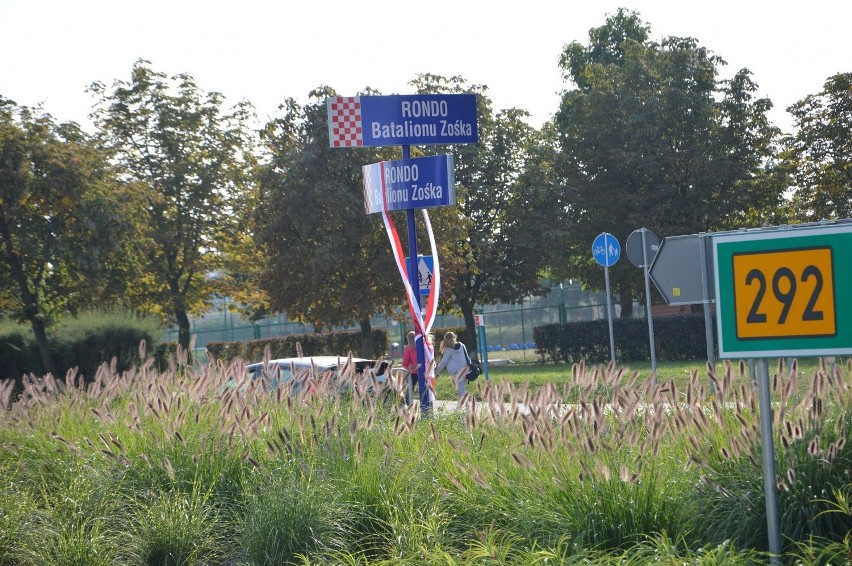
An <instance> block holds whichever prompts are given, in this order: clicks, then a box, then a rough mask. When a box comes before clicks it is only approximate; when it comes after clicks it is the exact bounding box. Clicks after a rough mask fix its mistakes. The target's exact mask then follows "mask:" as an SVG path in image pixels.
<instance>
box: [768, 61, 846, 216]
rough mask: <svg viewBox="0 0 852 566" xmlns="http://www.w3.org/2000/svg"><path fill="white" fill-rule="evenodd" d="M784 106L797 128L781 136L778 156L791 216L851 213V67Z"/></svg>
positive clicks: (844, 214)
mask: <svg viewBox="0 0 852 566" xmlns="http://www.w3.org/2000/svg"><path fill="white" fill-rule="evenodd" d="M787 110H788V112H790V113H791V114H792V115H793V117H794V119H795V123H796V127H797V133H796V134H795V135H793V136H789V137H788V138H787V139H786V140H785V152H784V156H783V161H784V163H785V166H786V168H787V169H788V170H789V171H791V174H792V179H793V182H794V186H795V193H794V199H793V202H794V205H795V210H796V217H797V219H798V220H801V221H814V220H821V219H824V218H825V219H834V218H849V217H852V73H840V74H837V75H834V76H832V77H829V79H828V80H827V81H826V82H825V85H824V87H823V90H822V92H820V93H819V94H816V95H810V96H807V97H805V98H804V99H803V100H800V101H799V102H797V103H796V104H793V105H792V106H790V107H789V108H788V109H787Z"/></svg>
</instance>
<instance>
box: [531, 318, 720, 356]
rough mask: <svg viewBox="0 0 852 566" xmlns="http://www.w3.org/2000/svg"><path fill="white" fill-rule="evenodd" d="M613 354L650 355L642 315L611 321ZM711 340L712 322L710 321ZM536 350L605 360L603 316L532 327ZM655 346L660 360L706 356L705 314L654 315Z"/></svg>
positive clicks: (606, 336) (606, 333)
mask: <svg viewBox="0 0 852 566" xmlns="http://www.w3.org/2000/svg"><path fill="white" fill-rule="evenodd" d="M612 326H613V336H614V342H615V356H616V359H619V360H647V359H649V358H650V357H651V353H650V344H649V340H648V322H647V321H646V320H645V319H644V318H618V319H614V320H613V321H612ZM713 332H714V344H715V343H717V342H716V340H715V325H713ZM533 337H534V338H535V343H536V353H537V354H538V355H539V357H540V358H541V359H542V361H552V362H558V361H563V362H576V361H578V360H580V359H585V360H587V361H590V362H596V363H597V362H607V361H609V359H610V351H609V325H608V322H607V320H606V319H603V320H589V321H580V322H569V323H567V324H545V325H543V326H537V327H535V328H533ZM654 346H655V350H656V352H655V353H656V357H657V359H660V360H670V361H676V360H700V359H704V358H706V357H707V342H706V334H705V331H704V315H702V314H684V315H677V316H667V317H661V318H655V319H654Z"/></svg>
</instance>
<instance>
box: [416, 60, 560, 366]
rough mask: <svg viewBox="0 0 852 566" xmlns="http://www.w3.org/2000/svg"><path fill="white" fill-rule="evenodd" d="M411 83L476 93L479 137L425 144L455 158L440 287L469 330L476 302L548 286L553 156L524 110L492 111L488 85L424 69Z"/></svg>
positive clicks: (506, 299)
mask: <svg viewBox="0 0 852 566" xmlns="http://www.w3.org/2000/svg"><path fill="white" fill-rule="evenodd" d="M413 84H414V86H415V88H416V89H417V92H418V93H424V94H425V93H475V94H477V95H478V96H477V100H478V125H479V140H480V141H479V143H477V144H465V145H453V146H434V147H431V148H430V152H433V153H447V152H450V153H452V154H453V156H454V159H455V165H456V171H455V179H456V188H457V189H456V190H457V193H458V195H459V205H458V207H457V208H456V210H455V211H448V213H450V214H452V213H453V212H455V214H456V215H457V220H456V221H455V222H451V223H447V225H453V226H454V227H455V228H456V230H457V234H456V235H453V234H451V233H438V236H439V239H443V240H446V241H449V242H451V243H452V245H451V246H450V250H449V254H448V257H447V261H446V262H445V263H446V265H447V266H448V269H446V270H445V271H444V278H443V282H444V285H443V287H444V289H445V290H446V293H447V299H448V300H449V301H452V303H453V304H454V305H456V306H457V308H458V309H459V310H460V311H461V313H462V316H463V317H464V320H465V326H466V328H467V331H468V333H469V334H470V335H474V330H475V327H474V320H473V314H474V309H475V308H476V306H477V305H486V304H492V303H496V302H503V303H516V302H520V301H522V300H523V299H524V298H525V297H527V296H530V295H541V294H544V293H545V292H546V290H545V288H544V287H543V286H542V280H541V277H540V275H541V272H542V270H543V269H544V267H545V265H546V263H547V260H548V258H549V256H550V253H551V251H550V250H551V249H552V247H553V246H554V245H556V244H557V241H556V240H555V236H556V235H557V234H558V232H557V231H556V230H555V229H554V228H555V226H556V224H555V222H556V219H557V216H556V215H555V214H554V211H555V210H556V209H555V207H553V203H552V200H551V198H550V194H549V186H548V185H547V184H546V183H545V177H546V176H542V174H543V172H546V171H548V170H549V167H550V162H549V161H548V159H549V158H550V157H551V155H550V154H549V153H548V152H547V151H546V148H545V146H544V145H543V144H544V138H543V137H542V136H541V135H540V134H539V133H538V132H536V130H535V129H534V128H532V127H531V126H529V125H528V124H527V123H526V122H525V121H524V119H525V118H527V117H528V113H527V112H526V111H524V110H520V109H507V110H503V111H501V112H498V113H497V114H496V115H495V114H494V113H493V111H492V108H491V101H490V99H489V98H488V97H487V96H485V91H486V90H487V89H486V87H484V86H479V85H472V86H468V85H466V81H465V80H464V79H463V78H461V77H451V78H449V79H448V78H445V77H440V76H436V75H428V74H427V75H420V76H419V77H418V78H417V79H416V80H415V81H414V82H413ZM436 232H437V230H436ZM442 261H443V260H442ZM472 346H473V349H474V350H475V349H476V347H475V346H476V345H472Z"/></svg>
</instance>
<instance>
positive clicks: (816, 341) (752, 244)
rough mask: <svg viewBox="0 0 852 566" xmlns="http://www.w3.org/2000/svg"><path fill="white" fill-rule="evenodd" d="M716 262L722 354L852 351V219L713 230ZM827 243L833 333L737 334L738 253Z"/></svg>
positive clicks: (792, 354) (771, 355) (751, 355)
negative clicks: (850, 287) (735, 271)
mask: <svg viewBox="0 0 852 566" xmlns="http://www.w3.org/2000/svg"><path fill="white" fill-rule="evenodd" d="M712 240H713V261H714V264H715V266H716V278H715V282H716V309H717V316H716V324H717V330H718V336H719V357H720V358H777V357H808V356H835V355H849V354H852V293H850V292H848V291H847V286H848V285H849V284H852V223H841V224H827V225H825V226H819V225H812V226H807V227H799V228H796V227H782V228H773V229H765V230H755V231H741V232H729V233H724V234H716V235H713V236H712ZM817 247H819V248H823V247H829V248H831V252H832V270H833V274H832V276H833V282H834V309H835V316H836V326H837V333H836V334H835V335H834V336H804V337H801V336H800V337H794V336H788V337H778V338H747V339H739V338H737V329H736V322H737V317H736V297H735V289H734V277H733V258H734V255H735V254H744V253H760V252H773V251H783V250H791V251H792V250H800V249H804V248H817Z"/></svg>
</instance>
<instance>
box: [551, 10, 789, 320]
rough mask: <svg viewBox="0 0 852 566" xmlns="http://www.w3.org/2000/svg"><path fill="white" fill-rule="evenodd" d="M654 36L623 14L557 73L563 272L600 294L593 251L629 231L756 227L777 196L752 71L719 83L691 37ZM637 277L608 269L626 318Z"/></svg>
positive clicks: (574, 51) (567, 56)
mask: <svg viewBox="0 0 852 566" xmlns="http://www.w3.org/2000/svg"><path fill="white" fill-rule="evenodd" d="M649 35H650V29H649V28H648V26H646V25H645V24H644V23H643V22H642V21H641V19H640V18H639V16H638V15H637V14H636V13H635V12H634V13H628V12H626V11H625V10H623V9H619V10H618V12H617V13H616V14H615V15H613V16H610V17H609V18H607V21H606V23H605V24H604V26H602V27H601V28H595V29H592V30H591V31H590V34H589V38H590V43H589V45H588V46H586V47H584V46H582V45H580V44H578V43H576V42H574V43H572V44H570V45H568V46H567V47H566V48H565V51H564V53H563V56H562V59H561V66H562V68H563V70H564V71H565V75H566V78H568V79H570V80H571V81H573V82H574V84H575V85H576V88H574V89H573V90H569V91H567V92H566V93H564V95H563V99H562V103H561V106H560V109H559V112H558V113H557V115H556V118H555V123H556V124H555V125H556V129H557V135H558V137H559V144H560V146H561V150H562V151H561V159H560V161H559V164H558V174H559V176H560V178H561V183H560V184H561V186H562V191H563V197H562V198H563V201H564V202H565V203H567V207H566V209H565V210H564V213H565V218H564V222H565V226H567V227H568V228H569V230H570V234H569V242H568V246H567V248H568V252H567V254H566V255H563V257H562V260H561V262H562V264H563V266H564V265H569V266H570V269H572V270H573V272H574V273H573V274H574V276H579V278H581V279H583V280H585V281H586V282H587V283H589V284H591V285H593V286H595V287H598V288H600V287H601V286H602V285H601V283H602V275H603V270H602V269H600V267H599V266H597V265H596V264H595V263H594V260H593V259H592V254H591V249H590V248H591V243H592V241H593V240H594V238H595V236H596V235H597V234H599V233H601V232H604V231H606V232H611V233H612V234H613V235H615V236H616V237H617V238H618V239H619V241H620V242H622V244H623V243H624V242H625V240H626V238H627V236H628V235H629V234H630V233H631V232H632V231H633V230H635V229H637V228H640V227H646V228H649V229H651V230H652V231H654V232H655V233H657V234H658V235H660V236H667V235H677V234H689V233H697V232H702V231H709V230H713V229H726V228H734V227H741V226H748V225H756V224H758V223H760V222H761V221H762V220H764V219H765V218H766V217H767V214H766V212H765V211H767V210H774V208H775V205H776V204H777V202H778V201H779V198H780V195H781V186H780V184H779V183H778V177H777V176H775V175H771V174H770V172H771V168H772V167H771V165H772V164H771V162H770V158H771V156H773V154H774V149H775V148H774V145H773V143H774V140H775V139H776V136H777V134H778V130H777V129H776V128H773V127H771V126H770V124H769V122H768V120H767V118H766V112H767V111H768V110H769V109H770V108H771V102H770V101H769V100H768V99H757V98H755V97H754V93H755V91H756V89H757V86H756V85H755V84H754V82H752V80H751V77H750V73H749V71H748V70H747V69H742V70H740V71H739V72H737V73H736V74H735V76H734V77H733V78H732V79H730V80H719V79H718V78H717V75H718V67H719V66H721V65H724V64H725V63H724V61H723V60H722V59H721V58H720V57H718V56H716V55H713V54H711V53H710V52H709V51H708V50H707V49H706V48H703V47H700V46H699V45H698V42H697V40H695V39H693V38H678V37H669V38H666V39H664V40H663V41H662V43H661V44H656V43H654V42H650V41H648V37H649ZM640 275H641V274H640V272H639V270H637V269H634V268H633V267H632V266H630V265H628V262H626V261H621V262H619V263H618V264H616V265H615V266H614V267H613V268H612V269H611V270H610V277H611V279H612V280H613V287H614V288H616V289H617V290H618V291H619V292H620V294H621V304H622V314H623V315H629V314H630V306H631V304H632V299H633V296H634V290H638V289H641V287H642V285H641V284H640V280H639V278H640Z"/></svg>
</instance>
